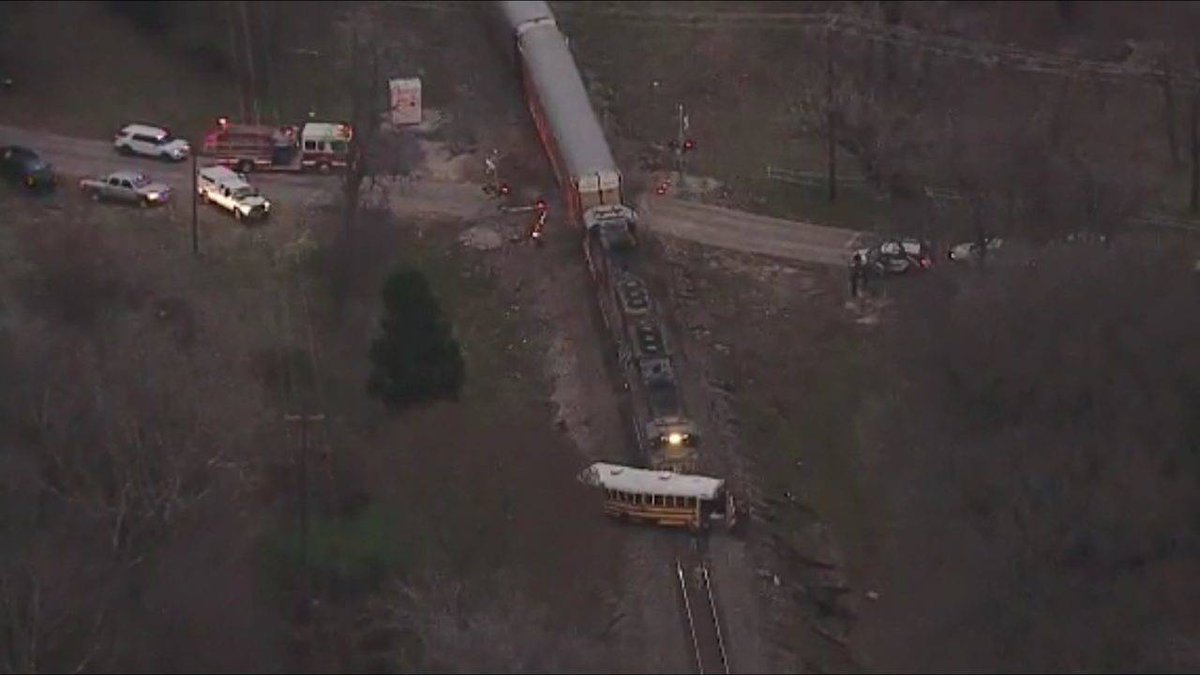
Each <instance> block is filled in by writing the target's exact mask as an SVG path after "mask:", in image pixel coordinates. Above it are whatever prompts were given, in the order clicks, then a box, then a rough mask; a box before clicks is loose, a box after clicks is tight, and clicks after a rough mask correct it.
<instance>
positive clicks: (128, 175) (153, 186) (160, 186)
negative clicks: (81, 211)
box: [79, 171, 171, 207]
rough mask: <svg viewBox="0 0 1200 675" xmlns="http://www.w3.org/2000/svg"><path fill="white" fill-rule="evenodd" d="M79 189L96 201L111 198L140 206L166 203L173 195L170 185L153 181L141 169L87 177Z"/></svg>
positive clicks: (80, 182)
mask: <svg viewBox="0 0 1200 675" xmlns="http://www.w3.org/2000/svg"><path fill="white" fill-rule="evenodd" d="M79 189H80V190H82V191H83V193H84V194H86V195H88V196H89V197H91V198H92V199H94V200H96V201H100V200H101V199H111V200H113V201H119V202H128V203H130V204H137V205H138V206H142V207H147V206H156V205H160V204H165V203H166V202H167V200H168V199H169V198H170V196H171V188H170V186H168V185H166V184H164V183H156V182H154V181H151V180H150V178H149V177H147V176H146V174H144V173H141V172H139V171H117V172H114V173H110V174H108V175H107V176H104V177H102V178H85V179H83V180H81V181H79Z"/></svg>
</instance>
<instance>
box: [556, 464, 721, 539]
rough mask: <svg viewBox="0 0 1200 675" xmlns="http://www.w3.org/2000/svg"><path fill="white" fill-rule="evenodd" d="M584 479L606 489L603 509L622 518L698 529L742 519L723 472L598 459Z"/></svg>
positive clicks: (584, 475) (586, 482)
mask: <svg viewBox="0 0 1200 675" xmlns="http://www.w3.org/2000/svg"><path fill="white" fill-rule="evenodd" d="M579 479H580V480H581V481H582V482H584V483H585V484H587V485H591V486H593V487H597V488H600V489H602V490H603V491H604V512H605V513H606V514H608V515H609V516H611V517H613V518H616V519H618V520H623V521H629V522H634V523H648V524H653V525H663V526H667V527H686V528H688V529H690V530H694V531H698V530H702V529H707V528H708V526H709V524H710V523H712V522H713V521H722V522H724V523H725V526H726V527H728V528H730V529H732V528H733V526H734V524H735V523H736V521H737V509H736V505H735V503H734V499H733V495H732V494H731V493H730V491H729V490H728V489H726V486H725V481H724V480H721V479H720V478H710V477H708V476H696V475H691V474H682V473H674V472H672V471H651V470H649V469H638V468H635V467H630V466H621V465H619V464H607V463H604V462H597V463H596V464H593V465H591V466H589V467H588V468H586V469H584V470H583V472H582V473H580V475H579Z"/></svg>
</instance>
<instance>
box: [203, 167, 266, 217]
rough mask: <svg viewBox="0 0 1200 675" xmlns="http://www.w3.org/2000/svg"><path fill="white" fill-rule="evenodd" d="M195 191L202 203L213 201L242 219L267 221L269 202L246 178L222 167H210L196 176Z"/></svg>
mask: <svg viewBox="0 0 1200 675" xmlns="http://www.w3.org/2000/svg"><path fill="white" fill-rule="evenodd" d="M196 191H197V192H198V193H199V195H200V199H202V200H203V201H204V203H205V204H216V205H217V206H220V207H221V208H223V209H225V210H226V211H229V212H230V213H232V214H233V216H234V218H237V219H238V220H239V221H241V220H266V219H267V217H268V216H270V215H271V202H270V200H268V199H267V198H266V197H264V196H262V194H260V193H259V192H258V190H257V189H256V188H255V187H254V186H252V185H250V183H248V182H246V178H245V177H244V176H243V175H242V174H239V173H237V172H235V171H232V170H230V169H229V168H227V167H224V166H209V167H205V168H203V169H201V170H200V173H199V175H197V177H196Z"/></svg>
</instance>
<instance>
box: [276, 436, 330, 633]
mask: <svg viewBox="0 0 1200 675" xmlns="http://www.w3.org/2000/svg"><path fill="white" fill-rule="evenodd" d="M283 420H284V421H285V422H293V423H294V422H299V423H300V446H299V448H297V456H296V466H297V474H298V480H297V485H296V487H297V489H298V491H299V497H300V500H299V501H300V570H301V575H302V581H303V584H304V585H303V588H304V590H303V594H302V596H301V598H300V620H301V621H302V622H304V623H306V624H307V623H308V616H309V609H310V604H311V603H312V586H311V581H312V575H311V574H309V571H308V424H309V422H324V421H325V415H323V414H321V413H317V414H315V415H305V414H300V415H284V416H283Z"/></svg>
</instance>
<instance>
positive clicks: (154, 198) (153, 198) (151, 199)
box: [146, 192, 162, 202]
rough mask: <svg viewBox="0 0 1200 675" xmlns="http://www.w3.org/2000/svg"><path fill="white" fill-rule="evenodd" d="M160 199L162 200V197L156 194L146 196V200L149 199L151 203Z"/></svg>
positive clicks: (150, 193) (151, 193)
mask: <svg viewBox="0 0 1200 675" xmlns="http://www.w3.org/2000/svg"><path fill="white" fill-rule="evenodd" d="M161 198H162V195H161V194H159V193H157V192H149V193H147V194H146V199H149V200H150V201H152V202H156V201H158V200H159V199H161Z"/></svg>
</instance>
